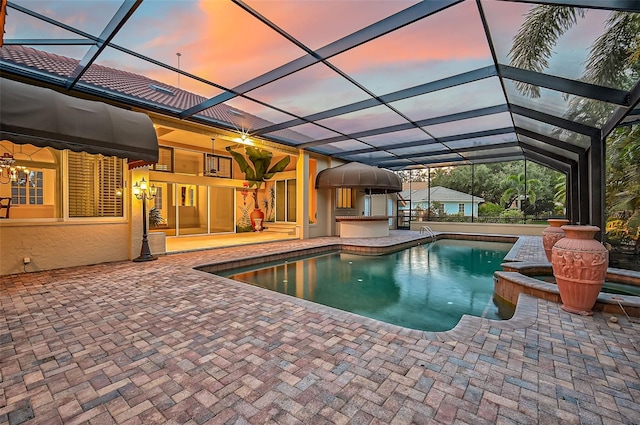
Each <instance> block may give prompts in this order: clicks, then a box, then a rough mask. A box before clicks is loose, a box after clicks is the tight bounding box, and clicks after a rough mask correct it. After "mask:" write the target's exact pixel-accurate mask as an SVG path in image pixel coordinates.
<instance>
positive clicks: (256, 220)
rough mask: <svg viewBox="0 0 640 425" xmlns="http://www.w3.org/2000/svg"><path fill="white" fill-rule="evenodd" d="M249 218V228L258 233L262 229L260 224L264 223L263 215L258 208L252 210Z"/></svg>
mask: <svg viewBox="0 0 640 425" xmlns="http://www.w3.org/2000/svg"><path fill="white" fill-rule="evenodd" d="M249 218H250V219H251V228H253V230H254V231H255V232H259V231H261V230H262V229H263V227H262V222H263V221H264V213H263V212H262V210H261V209H260V208H254V210H253V211H251V214H249Z"/></svg>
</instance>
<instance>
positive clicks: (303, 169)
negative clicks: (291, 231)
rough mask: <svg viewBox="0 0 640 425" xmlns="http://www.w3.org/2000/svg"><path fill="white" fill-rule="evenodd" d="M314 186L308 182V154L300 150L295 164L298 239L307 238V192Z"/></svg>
mask: <svg viewBox="0 0 640 425" xmlns="http://www.w3.org/2000/svg"><path fill="white" fill-rule="evenodd" d="M314 184H315V182H311V183H310V182H309V154H308V153H306V152H305V151H303V150H302V149H300V150H299V151H298V162H297V163H296V191H297V192H298V194H297V196H296V211H297V214H296V215H297V220H296V222H297V223H296V225H297V226H298V227H299V229H300V232H299V237H300V239H307V238H308V237H309V191H310V190H311V189H310V188H311V187H312V186H311V185H314Z"/></svg>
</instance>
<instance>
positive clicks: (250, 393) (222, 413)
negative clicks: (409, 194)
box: [0, 232, 640, 425]
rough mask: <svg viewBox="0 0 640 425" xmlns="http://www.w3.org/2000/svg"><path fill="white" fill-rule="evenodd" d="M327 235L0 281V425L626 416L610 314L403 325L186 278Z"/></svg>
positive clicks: (538, 306)
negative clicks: (423, 327) (442, 327)
mask: <svg viewBox="0 0 640 425" xmlns="http://www.w3.org/2000/svg"><path fill="white" fill-rule="evenodd" d="M416 234H417V232H415V234H414V232H402V233H394V234H393V235H392V236H391V237H390V238H381V239H380V240H366V241H360V242H361V243H362V244H365V245H367V244H373V245H376V244H378V245H384V244H388V243H396V242H401V241H403V240H408V239H410V238H412V237H416ZM383 239H384V240H383ZM344 242H345V241H344V240H342V241H338V238H318V239H311V240H303V241H287V242H278V243H266V244H260V245H251V246H243V247H237V248H226V249H213V250H206V251H197V252H189V253H183V254H174V255H168V256H164V257H161V258H160V259H159V260H158V261H154V262H149V263H132V262H120V263H109V264H100V265H95V266H86V267H75V268H69V269H62V270H54V271H48V272H39V273H29V274H20V275H12V276H6V277H3V278H1V280H0V291H1V292H0V306H1V307H2V317H1V318H0V423H2V424H4V423H9V424H11V425H16V424H62V423H64V424H110V423H118V424H183V423H186V424H267V423H274V424H275V423H278V424H329V423H336V424H410V423H418V424H421V423H445V424H453V423H455V424H465V423H467V424H474V425H478V424H494V423H502V424H512V423H524V424H527V423H542V424H638V423H640V376H639V374H640V351H639V350H640V344H639V343H640V332H639V330H640V324H637V323H633V322H629V321H628V320H626V318H625V317H618V322H617V323H612V322H611V321H609V320H608V319H609V317H608V316H603V315H602V314H599V313H595V314H594V316H592V317H582V316H576V315H570V314H568V313H565V312H564V311H562V310H561V309H560V308H559V306H558V305H557V304H553V303H549V302H546V301H543V300H537V299H534V298H531V297H526V296H523V297H521V299H520V302H519V304H518V309H517V312H516V315H515V316H514V319H512V320H509V321H502V322H499V321H490V320H487V319H480V318H471V317H467V316H465V318H463V320H462V321H461V322H460V324H459V325H458V326H457V327H456V328H455V329H454V330H452V331H449V332H445V333H430V332H420V331H416V330H409V329H405V328H400V327H397V326H393V325H388V324H384V323H381V322H378V321H375V320H372V319H367V318H363V317H361V316H357V315H354V314H350V313H346V312H342V311H339V310H335V309H332V308H330V307H324V306H320V305H316V304H313V303H310V302H307V301H304V300H298V299H295V298H291V297H288V296H285V295H281V294H277V293H274V292H270V291H267V290H263V289H260V288H256V287H252V286H248V285H244V284H240V283H237V282H233V281H230V280H228V279H225V278H221V277H218V276H214V275H210V274H207V273H204V272H201V271H197V270H194V269H193V267H194V266H197V265H203V264H209V263H213V262H217V261H224V260H234V259H238V258H245V257H247V256H252V255H260V254H261V253H274V252H287V251H290V250H292V249H298V248H302V247H304V248H307V247H314V246H322V245H326V244H335V243H344ZM351 242H353V243H359V241H351ZM539 245H540V243H539V240H538V239H537V238H531V239H527V241H526V243H524V244H522V246H521V248H520V249H521V250H522V255H521V256H522V257H523V258H530V257H529V256H535V255H539V254H540V253H539V249H541V247H539V248H538V250H537V249H536V246H539ZM543 255H544V254H543Z"/></svg>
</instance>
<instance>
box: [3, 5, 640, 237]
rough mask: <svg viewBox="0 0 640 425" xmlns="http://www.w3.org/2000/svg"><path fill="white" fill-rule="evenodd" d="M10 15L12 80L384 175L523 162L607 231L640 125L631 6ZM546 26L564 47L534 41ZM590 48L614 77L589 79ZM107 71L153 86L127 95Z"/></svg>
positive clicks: (7, 59)
mask: <svg viewBox="0 0 640 425" xmlns="http://www.w3.org/2000/svg"><path fill="white" fill-rule="evenodd" d="M2 6H3V9H4V10H3V12H5V11H6V18H5V16H4V13H3V22H2V23H3V26H4V37H3V47H2V49H1V56H0V70H1V71H2V75H3V77H6V78H12V79H17V80H21V81H26V82H29V83H31V84H34V85H46V86H49V87H53V88H57V89H58V90H60V91H67V92H70V94H75V95H78V96H91V97H93V98H99V99H103V100H104V101H107V102H116V103H118V104H121V105H129V106H132V107H136V108H140V109H143V110H145V111H149V112H157V113H160V114H163V115H168V116H172V117H176V118H179V119H182V120H188V121H193V122H197V123H200V124H204V125H209V126H213V127H216V128H222V129H228V130H232V131H236V132H238V133H241V134H243V135H250V136H251V137H256V138H261V139H264V140H266V141H267V142H269V141H272V142H277V143H278V144H283V145H288V146H291V147H294V148H300V149H303V150H306V151H309V152H313V153H317V154H322V155H327V156H330V157H335V158H338V159H341V160H345V161H358V162H361V163H364V164H369V165H373V166H377V167H382V168H387V169H390V170H410V169H420V168H425V167H442V166H452V165H463V164H465V165H466V164H481V163H486V162H496V161H512V160H521V159H524V158H526V159H527V160H529V161H533V162H536V163H539V164H541V165H544V166H546V167H549V168H551V169H554V170H557V171H560V172H562V173H564V174H565V175H566V176H567V207H568V208H567V216H568V218H569V219H570V220H572V221H573V222H580V223H591V224H595V225H599V226H600V227H604V220H605V218H604V180H605V175H604V173H605V168H604V156H605V145H604V139H605V137H606V136H607V135H608V134H609V133H610V132H612V131H614V129H615V128H616V127H618V126H621V125H631V124H632V123H636V122H637V121H638V119H639V118H640V108H639V107H638V102H639V100H640V84H639V81H638V77H639V73H638V66H637V64H635V63H633V62H630V60H631V59H630V57H632V56H633V55H632V53H633V51H634V49H635V50H636V54H637V49H638V39H637V30H638V22H639V21H640V19H639V17H638V13H640V2H638V1H634V0H544V1H537V2H536V1H529V0H522V1H518V0H427V1H422V2H416V1H393V2H390V1H367V2H354V1H332V2H322V1H305V2H301V1H296V0H290V1H289V0H283V1H277V2H265V1H240V0H234V1H203V2H196V1H180V2H156V1H142V0H125V1H61V2H42V1H29V0H24V1H23V0H20V1H4V0H3V2H2ZM550 19H551V21H552V24H557V25H556V26H557V27H558V28H559V30H558V31H557V32H558V33H560V34H559V36H558V37H557V39H551V40H549V39H544V38H542V39H539V38H536V37H539V36H540V32H539V31H538V30H539V29H540V26H541V25H542V24H543V23H545V22H546V23H547V24H548V23H549V21H550ZM615 31H617V32H615ZM614 35H615V36H614ZM523 40H525V41H526V40H529V41H530V42H531V43H530V44H531V45H530V46H528V47H529V48H531V49H532V50H530V51H527V50H526V49H527V46H522V43H523ZM541 46H543V47H544V46H547V47H548V49H547V50H545V49H544V48H542V47H541ZM593 46H595V48H598V46H599V48H600V49H601V51H600V56H596V59H598V60H601V61H605V62H607V63H605V64H604V65H606V66H607V67H608V69H612V70H613V71H612V72H608V73H601V74H597V75H595V72H594V69H597V67H598V66H600V65H602V63H600V64H598V63H596V62H594V60H593V56H592V54H591V53H592V48H593ZM519 47H520V50H518V48H519ZM30 49H36V50H39V51H42V52H46V53H47V54H51V55H58V56H61V57H64V58H67V59H65V61H66V62H65V64H66V65H65V66H64V67H61V66H57V67H52V66H50V64H49V63H48V62H47V61H46V60H40V61H34V60H30V59H29V58H30V57H31V56H30V55H29V52H30V51H31V50H30ZM101 66H106V67H110V68H116V69H119V70H121V71H122V73H121V75H120V76H119V78H122V79H127V78H133V77H132V76H133V75H143V76H145V77H148V78H150V79H152V80H153V81H154V83H153V84H151V85H150V84H149V83H148V82H146V83H144V84H143V83H140V84H141V86H140V90H135V91H132V90H130V89H126V90H125V89H123V88H122V85H121V84H120V81H118V80H116V79H106V78H104V75H106V74H104V75H103V74H101V73H100V69H101V68H100V67H101ZM237 111H242V113H238V112H237Z"/></svg>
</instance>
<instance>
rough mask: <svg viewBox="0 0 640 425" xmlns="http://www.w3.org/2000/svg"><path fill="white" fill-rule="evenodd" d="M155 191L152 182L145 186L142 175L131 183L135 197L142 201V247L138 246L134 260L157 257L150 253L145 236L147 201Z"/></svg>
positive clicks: (147, 259) (154, 258)
mask: <svg viewBox="0 0 640 425" xmlns="http://www.w3.org/2000/svg"><path fill="white" fill-rule="evenodd" d="M156 191H157V188H156V186H155V185H153V184H152V185H151V187H149V188H147V181H146V180H145V179H144V177H143V178H142V180H140V181H139V182H136V184H134V185H133V194H134V195H135V196H136V198H137V199H139V200H140V201H142V247H141V248H140V256H138V257H136V258H134V259H133V261H135V262H142V261H153V260H157V259H158V257H155V256H153V255H151V250H150V249H149V239H148V237H147V236H148V235H147V201H148V200H151V199H153V198H154V197H155V196H156Z"/></svg>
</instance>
